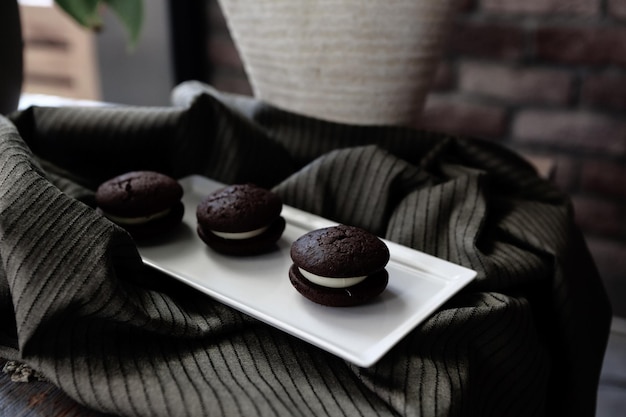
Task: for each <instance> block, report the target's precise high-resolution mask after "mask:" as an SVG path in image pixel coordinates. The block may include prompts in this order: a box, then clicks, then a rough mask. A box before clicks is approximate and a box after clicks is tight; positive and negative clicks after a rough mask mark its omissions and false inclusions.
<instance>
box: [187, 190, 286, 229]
mask: <svg viewBox="0 0 626 417" xmlns="http://www.w3.org/2000/svg"><path fill="white" fill-rule="evenodd" d="M282 207H283V203H282V200H281V199H280V197H279V196H278V195H277V194H275V193H273V192H272V191H270V190H267V189H265V188H262V187H258V186H256V185H254V184H234V185H230V186H227V187H224V188H222V189H220V190H217V191H215V192H213V193H211V194H209V195H208V196H207V197H206V198H204V200H202V201H201V202H200V204H198V207H197V210H196V217H197V219H198V223H199V224H200V225H201V226H202V227H203V228H205V229H210V230H215V231H217V232H232V233H239V232H247V231H250V230H255V229H259V228H261V227H264V226H267V225H269V224H270V223H272V222H273V221H274V220H275V219H276V218H278V217H279V216H280V212H281V211H282Z"/></svg>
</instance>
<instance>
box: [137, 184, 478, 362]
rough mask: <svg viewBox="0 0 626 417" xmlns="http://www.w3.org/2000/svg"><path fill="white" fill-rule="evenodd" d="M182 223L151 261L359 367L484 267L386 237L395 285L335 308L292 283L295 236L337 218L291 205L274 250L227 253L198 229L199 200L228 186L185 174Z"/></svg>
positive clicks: (149, 252) (148, 248)
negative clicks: (220, 251) (352, 304)
mask: <svg viewBox="0 0 626 417" xmlns="http://www.w3.org/2000/svg"><path fill="white" fill-rule="evenodd" d="M180 182H181V184H182V186H183V188H184V190H185V194H184V197H183V202H184V204H185V216H184V219H183V224H182V226H181V229H180V230H179V231H178V232H177V233H176V234H175V235H174V236H172V237H171V239H169V240H167V241H165V242H161V243H159V244H158V245H157V244H152V245H143V246H139V252H140V254H141V256H142V258H143V261H144V263H145V264H147V265H149V266H151V267H154V268H156V269H158V270H160V271H163V272H164V273H166V274H169V275H171V276H172V277H174V278H176V279H178V280H180V281H182V282H184V283H186V284H188V285H190V286H192V287H194V288H196V289H198V290H200V291H202V292H204V293H206V294H207V295H208V296H210V297H212V298H214V299H216V300H218V301H220V302H222V303H224V304H226V305H228V306H231V307H233V308H235V309H237V310H240V311H241V312H243V313H245V314H248V315H250V316H252V317H255V318H257V319H258V320H261V321H263V322H265V323H267V324H269V325H271V326H274V327H276V328H278V329H281V330H283V331H285V332H287V333H289V334H291V335H293V336H295V337H298V338H300V339H302V340H305V341H306V342H308V343H311V344H313V345H315V346H318V347H319V348H321V349H324V350H326V351H328V352H330V353H332V354H335V355H337V356H339V357H341V358H343V359H345V360H347V361H350V362H352V363H354V364H356V365H358V366H363V367H367V366H371V365H373V364H374V363H376V361H378V360H379V359H380V358H381V357H382V356H383V355H385V353H387V352H388V351H389V350H390V349H391V348H392V347H393V346H394V345H395V344H396V343H397V342H398V341H400V340H401V339H402V338H403V337H404V336H405V335H406V334H407V333H408V332H410V331H411V330H412V329H414V328H415V327H416V326H418V325H419V324H420V323H421V322H422V321H424V320H425V319H426V318H428V317H429V316H430V315H431V314H432V313H433V312H434V311H435V310H436V309H437V308H438V307H440V306H441V305H442V304H443V303H444V302H445V301H446V300H448V299H449V298H450V297H452V296H453V295H454V294H455V293H457V292H458V291H459V290H460V289H461V288H463V287H464V286H465V285H467V284H468V283H469V282H470V281H472V279H474V277H475V275H476V272H475V271H473V270H471V269H467V268H465V267H462V266H459V265H456V264H453V263H450V262H447V261H445V260H442V259H439V258H436V257H433V256H430V255H427V254H425V253H422V252H419V251H416V250H413V249H410V248H407V247H405V246H402V245H398V244H396V243H393V242H390V241H386V240H385V243H386V244H387V245H388V247H389V251H390V254H391V259H390V261H389V263H388V264H387V271H388V272H389V285H388V286H387V288H386V290H385V291H384V292H383V293H382V294H381V295H380V296H379V297H378V298H377V299H375V300H374V301H373V302H371V303H369V304H367V305H363V306H357V307H347V308H333V307H325V306H321V305H318V304H315V303H313V302H311V301H309V300H307V299H306V298H304V297H303V296H301V295H300V294H299V293H298V292H297V291H296V290H295V289H294V288H293V287H292V286H291V283H290V282H289V277H288V271H289V267H290V266H291V263H292V262H291V258H290V256H289V250H290V247H291V243H292V242H293V241H294V240H296V239H297V238H298V237H300V236H302V235H303V234H305V233H307V232H309V231H311V230H314V229H318V228H322V227H327V226H332V225H335V224H336V223H334V222H332V221H329V220H327V219H324V218H322V217H319V216H315V215H312V214H310V213H307V212H304V211H301V210H298V209H295V208H293V207H289V206H284V207H283V211H282V216H283V217H284V218H285V220H286V223H287V226H286V228H285V232H284V233H283V235H282V237H281V239H280V240H279V241H278V243H277V249H276V250H275V251H274V252H271V253H269V254H265V255H259V256H251V257H230V256H225V255H220V254H218V253H216V252H214V251H212V250H211V249H210V248H208V247H207V246H206V245H205V244H204V243H203V242H202V241H201V240H200V238H199V237H198V236H197V234H196V217H195V216H196V206H197V205H198V203H199V202H200V201H201V200H202V199H203V198H204V197H205V196H206V195H208V194H209V193H210V192H212V191H214V190H217V189H218V188H220V187H222V186H223V185H222V184H220V183H218V182H215V181H213V180H210V179H207V178H205V177H200V176H191V177H186V178H184V179H182V180H181V181H180Z"/></svg>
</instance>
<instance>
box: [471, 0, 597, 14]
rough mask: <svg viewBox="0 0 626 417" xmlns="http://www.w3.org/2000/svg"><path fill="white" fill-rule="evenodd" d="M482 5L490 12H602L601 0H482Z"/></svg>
mask: <svg viewBox="0 0 626 417" xmlns="http://www.w3.org/2000/svg"><path fill="white" fill-rule="evenodd" d="M482 6H483V10H485V11H487V12H490V13H524V14H550V15H582V16H596V15H598V14H599V13H600V0H524V1H520V0H482Z"/></svg>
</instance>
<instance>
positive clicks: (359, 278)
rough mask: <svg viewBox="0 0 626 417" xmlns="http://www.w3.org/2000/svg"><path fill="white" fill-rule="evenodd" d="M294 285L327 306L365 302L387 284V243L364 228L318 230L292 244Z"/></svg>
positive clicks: (339, 227) (291, 278)
mask: <svg viewBox="0 0 626 417" xmlns="http://www.w3.org/2000/svg"><path fill="white" fill-rule="evenodd" d="M291 259H292V260H293V262H294V264H293V265H292V267H291V268H290V270H289V278H290V281H291V283H292V285H293V286H294V287H295V288H296V290H298V292H300V293H301V294H302V295H303V296H305V297H306V298H308V299H310V300H311V301H314V302H316V303H319V304H323V305H328V306H336V307H339V306H352V305H358V304H363V303H365V302H366V301H368V300H370V299H371V298H373V297H375V296H377V295H379V294H380V293H381V292H382V291H383V290H384V289H385V288H386V287H387V283H388V279H389V277H388V273H387V271H386V270H385V269H384V268H385V265H387V262H389V249H388V248H387V245H386V244H385V243H384V242H383V241H382V240H380V239H379V238H378V237H376V236H375V235H373V234H371V233H369V232H367V231H366V230H363V229H361V228H357V227H353V226H346V225H338V226H333V227H328V228H323V229H317V230H314V231H312V232H309V233H307V234H305V235H303V236H301V237H300V238H298V239H297V240H296V241H295V242H293V244H292V245H291Z"/></svg>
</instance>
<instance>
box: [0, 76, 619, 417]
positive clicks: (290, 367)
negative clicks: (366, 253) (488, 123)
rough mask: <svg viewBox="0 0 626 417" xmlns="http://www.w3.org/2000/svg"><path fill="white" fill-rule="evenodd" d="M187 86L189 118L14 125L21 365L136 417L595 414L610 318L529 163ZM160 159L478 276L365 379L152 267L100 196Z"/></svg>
mask: <svg viewBox="0 0 626 417" xmlns="http://www.w3.org/2000/svg"><path fill="white" fill-rule="evenodd" d="M182 87H184V91H182V90H177V91H175V92H174V93H175V95H176V94H179V96H178V104H180V106H179V107H172V108H133V107H112V108H89V109H82V108H58V109H54V108H31V109H28V110H26V111H23V112H20V113H16V114H14V115H13V116H12V117H11V120H7V119H4V118H1V119H0V262H1V263H0V297H1V298H0V314H2V320H1V321H0V323H2V324H1V325H0V354H1V355H2V356H3V357H5V358H7V359H15V360H19V361H22V362H25V363H27V364H28V365H30V366H32V367H33V368H34V369H36V370H38V371H40V372H42V373H43V374H44V375H45V376H46V377H47V378H48V379H49V380H50V381H52V382H53V383H54V384H55V385H57V386H58V387H60V388H61V389H62V390H63V391H65V392H66V393H67V394H68V395H69V396H70V397H72V398H73V399H74V400H76V401H78V402H80V403H81V404H85V405H87V406H88V407H91V408H94V409H97V410H100V411H102V412H106V413H111V414H114V415H119V416H168V417H171V416H204V415H220V416H238V415H259V416H262V415H267V416H269V415H272V416H276V415H278V416H291V415H329V416H331V415H332V416H335V415H364V416H365V415H378V416H392V415H406V416H411V415H416V416H418V415H421V416H465V415H482V416H489V415H493V416H500V415H524V416H530V415H537V416H540V415H550V414H559V415H560V414H568V415H593V413H594V410H595V395H596V391H595V390H596V389H597V383H598V378H599V372H600V367H601V363H602V357H603V352H604V348H605V344H606V340H607V337H608V331H609V323H610V307H609V304H608V300H607V298H606V294H605V293H604V289H603V287H602V283H601V280H600V278H599V276H598V275H597V271H596V270H595V267H594V265H593V261H592V259H591V257H590V256H589V254H588V251H587V249H586V245H585V243H584V239H583V238H582V236H581V234H580V231H579V230H578V229H577V228H576V226H575V224H574V222H573V218H572V217H573V216H572V210H571V203H570V201H569V199H568V197H567V196H565V195H564V194H562V193H561V192H559V191H558V190H557V189H556V188H555V187H554V186H553V185H551V184H550V183H549V182H547V181H545V180H543V179H541V178H539V177H538V176H537V175H536V173H534V171H533V169H532V167H530V166H529V165H528V164H527V163H526V162H525V161H523V160H522V159H521V158H519V157H518V156H516V155H515V154H513V153H512V152H510V151H508V150H506V149H504V148H503V147H501V146H499V145H497V144H493V143H489V142H486V141H482V140H478V139H473V138H457V137H450V136H446V135H441V134H437V133H434V132H422V131H417V130H410V129H399V128H387V127H376V126H371V127H363V126H348V125H342V124H336V123H328V122H323V121H319V120H315V119H311V118H306V117H302V116H299V115H296V114H290V113H287V112H284V111H282V110H278V109H274V108H272V107H271V106H268V105H266V104H264V103H261V102H257V101H254V100H252V99H246V98H241V97H233V96H229V95H226V94H222V93H219V92H216V91H215V90H213V89H212V88H211V87H210V86H205V85H201V84H197V83H195V84H193V85H189V84H187V85H184V86H181V88H182ZM183 93H184V94H183ZM148 168H149V169H156V170H160V171H162V172H165V173H168V174H170V175H174V176H176V177H178V178H180V177H183V176H186V175H190V174H199V175H205V176H208V177H211V178H213V179H216V180H218V181H222V182H225V183H235V182H243V181H250V182H257V183H258V184H260V185H263V186H267V187H271V188H273V190H274V191H276V192H277V193H278V194H279V195H280V196H281V197H282V198H283V199H284V201H285V203H286V204H289V205H291V206H294V207H297V208H300V209H302V210H306V211H309V212H312V213H314V214H317V215H320V216H324V217H327V218H329V219H332V220H335V221H339V222H343V223H348V224H353V225H356V226H360V227H364V228H366V229H368V230H371V231H373V232H375V233H377V234H379V235H380V236H382V237H385V238H387V239H390V240H392V241H395V242H398V243H401V244H403V245H407V246H410V247H413V248H415V249H418V250H421V251H424V252H426V253H429V254H432V255H435V256H439V257H441V258H444V259H447V260H450V261H452V262H455V263H458V264H461V265H463V266H466V267H469V268H472V269H475V270H476V271H477V272H478V277H477V279H476V280H475V281H474V282H473V283H471V284H470V285H469V286H468V287H467V288H465V289H464V290H463V291H461V292H460V293H459V294H457V295H456V296H455V297H453V298H452V299H451V300H450V301H449V302H447V303H446V304H445V305H444V306H443V307H442V308H440V309H439V310H438V311H437V312H436V313H435V314H433V315H432V316H431V317H430V318H428V319H427V320H426V321H425V322H424V323H423V324H422V325H421V326H419V327H418V328H416V329H414V330H413V331H412V332H410V333H409V335H407V336H406V337H405V338H404V339H403V340H402V341H401V342H400V343H399V344H398V345H396V346H395V347H394V348H393V349H392V350H391V351H390V352H389V353H388V354H387V355H385V356H384V357H383V358H382V359H381V360H380V361H379V362H378V363H376V364H375V365H374V366H372V367H370V368H359V367H357V366H354V365H352V364H349V363H346V362H345V361H343V360H341V359H339V358H337V357H335V356H333V355H331V354H329V353H326V352H324V351H322V350H320V349H318V348H316V347H313V346H311V345H309V344H307V343H305V342H302V341H301V340H299V339H296V338H294V337H292V336H289V335H287V334H285V333H283V332H281V331H279V330H277V329H274V328H273V327H270V326H268V325H265V324H263V323H261V322H259V321H257V320H255V319H252V318H250V317H248V316H246V315H244V314H242V313H239V312H237V311H235V310H233V309H231V308H229V307H226V306H224V305H222V304H220V303H218V302H216V301H214V300H212V299H210V298H209V297H207V296H205V295H203V294H200V293H198V292H197V291H195V290H193V289H191V288H189V287H186V286H184V285H183V284H180V283H178V282H175V281H173V280H171V279H169V278H168V277H167V276H165V275H163V274H161V273H159V272H157V271H154V270H152V269H150V268H148V267H145V266H143V264H142V262H141V258H140V257H139V254H138V252H137V248H136V246H135V244H134V242H133V241H132V239H131V238H130V237H129V235H128V234H126V232H124V231H123V230H122V229H120V228H119V227H117V226H115V225H113V224H112V223H110V222H109V221H108V220H106V219H104V218H102V217H99V216H98V215H97V213H96V212H95V210H93V207H91V206H90V204H92V196H93V192H94V190H95V187H96V186H97V184H98V183H99V182H100V181H102V180H103V179H106V178H108V177H110V176H113V175H115V174H118V173H120V172H122V171H126V170H133V169H148ZM277 302H280V300H277ZM372 325H376V324H375V323H372Z"/></svg>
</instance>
